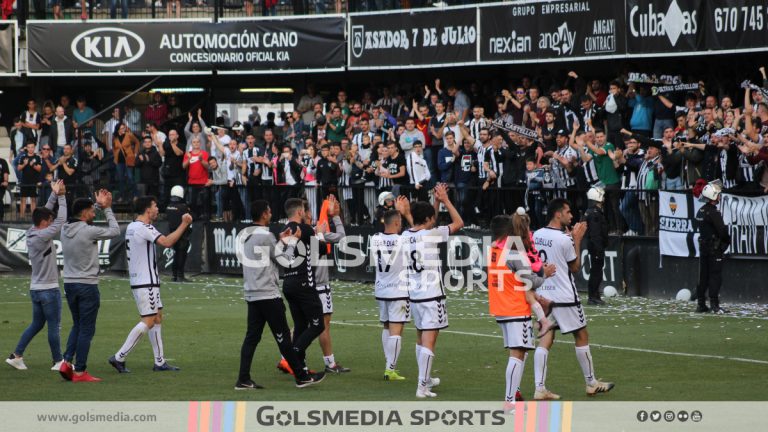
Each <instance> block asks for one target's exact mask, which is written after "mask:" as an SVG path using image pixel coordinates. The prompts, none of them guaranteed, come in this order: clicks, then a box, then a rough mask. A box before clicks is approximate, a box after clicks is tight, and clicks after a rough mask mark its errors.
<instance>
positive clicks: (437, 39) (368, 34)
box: [348, 8, 478, 69]
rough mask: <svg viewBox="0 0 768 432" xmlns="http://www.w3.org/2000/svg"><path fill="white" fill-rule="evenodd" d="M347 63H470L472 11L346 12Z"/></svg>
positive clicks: (474, 16)
mask: <svg viewBox="0 0 768 432" xmlns="http://www.w3.org/2000/svg"><path fill="white" fill-rule="evenodd" d="M349 29H350V30H349V55H348V58H349V68H350V69H365V68H369V69H370V68H377V67H402V66H405V67H408V66H437V65H461V64H474V63H475V62H476V60H477V37H478V31H477V10H476V9H475V8H457V9H444V10H421V11H418V10H416V11H405V12H394V13H374V14H350V15H349Z"/></svg>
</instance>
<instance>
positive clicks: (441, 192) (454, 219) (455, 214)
mask: <svg viewBox="0 0 768 432" xmlns="http://www.w3.org/2000/svg"><path fill="white" fill-rule="evenodd" d="M439 203H443V205H444V206H445V209H446V210H448V215H449V216H450V217H451V223H450V225H448V229H449V230H450V231H451V234H455V233H456V232H457V231H459V230H460V229H462V228H464V220H463V219H462V218H461V215H460V214H459V211H458V210H456V207H454V206H453V203H452V202H451V199H450V198H448V187H447V186H445V183H439V184H438V185H437V186H435V215H437V214H438V210H439V208H440V205H439Z"/></svg>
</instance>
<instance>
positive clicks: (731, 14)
mask: <svg viewBox="0 0 768 432" xmlns="http://www.w3.org/2000/svg"><path fill="white" fill-rule="evenodd" d="M706 12H707V13H706V19H705V20H704V28H705V29H706V31H707V33H706V38H705V45H704V46H705V47H706V48H707V49H710V50H723V49H745V48H766V47H768V4H766V2H765V0H717V1H716V2H711V3H710V5H709V7H708V8H707V11H706Z"/></svg>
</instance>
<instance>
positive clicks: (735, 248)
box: [719, 194, 768, 256]
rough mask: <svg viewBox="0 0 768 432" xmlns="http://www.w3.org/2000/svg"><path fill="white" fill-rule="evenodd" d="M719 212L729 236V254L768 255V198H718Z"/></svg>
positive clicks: (724, 195) (723, 196)
mask: <svg viewBox="0 0 768 432" xmlns="http://www.w3.org/2000/svg"><path fill="white" fill-rule="evenodd" d="M719 208H720V212H721V213H722V214H723V222H725V226H726V227H727V228H728V232H729V233H730V234H731V248H730V249H729V253H731V254H734V255H762V256H766V255H768V236H767V235H766V229H768V196H761V197H754V198H753V197H743V196H736V195H729V194H722V195H721V196H720V205H719Z"/></svg>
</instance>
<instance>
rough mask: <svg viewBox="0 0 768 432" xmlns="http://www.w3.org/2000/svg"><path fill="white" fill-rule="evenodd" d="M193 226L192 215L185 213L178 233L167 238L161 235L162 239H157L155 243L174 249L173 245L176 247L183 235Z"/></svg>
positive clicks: (175, 232) (173, 233)
mask: <svg viewBox="0 0 768 432" xmlns="http://www.w3.org/2000/svg"><path fill="white" fill-rule="evenodd" d="M191 224H192V215H191V214H189V213H185V214H184V216H182V217H181V225H179V227H178V228H176V231H174V232H172V233H170V234H168V235H167V236H164V235H161V236H160V237H158V238H157V240H156V241H155V243H157V244H159V245H160V246H162V247H164V248H169V247H173V245H175V244H176V242H177V241H179V239H180V238H181V236H182V234H184V231H186V230H187V228H188V227H189V226H190V225H191Z"/></svg>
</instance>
